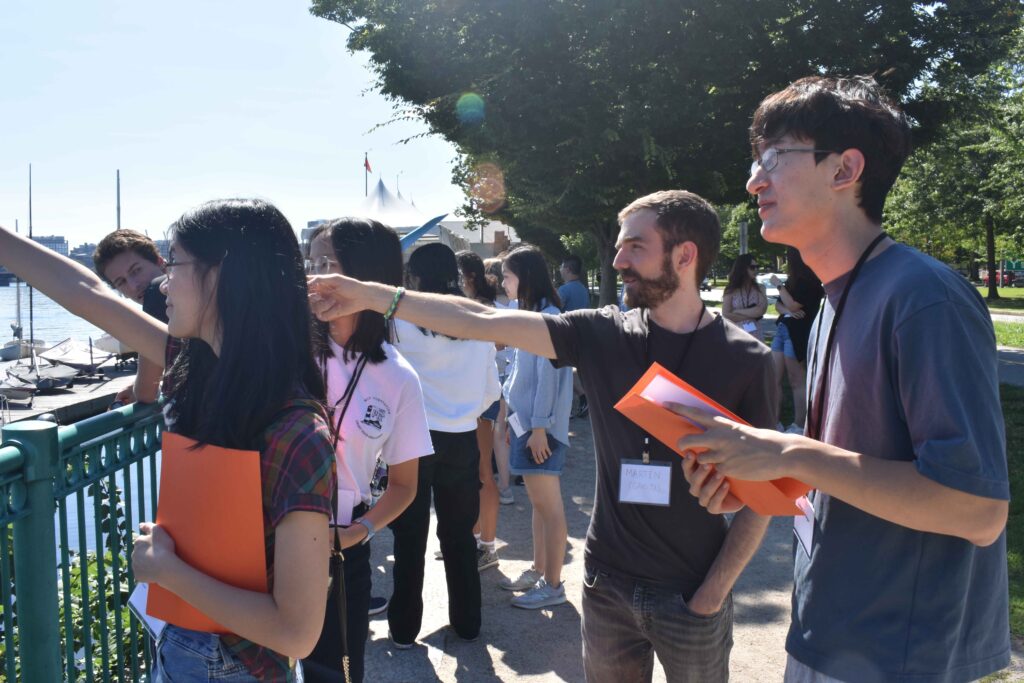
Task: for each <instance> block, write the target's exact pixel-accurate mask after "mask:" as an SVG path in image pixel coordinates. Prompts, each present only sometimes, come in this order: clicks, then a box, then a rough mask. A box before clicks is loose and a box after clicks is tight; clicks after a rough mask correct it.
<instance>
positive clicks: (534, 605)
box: [512, 579, 565, 609]
mask: <svg viewBox="0 0 1024 683" xmlns="http://www.w3.org/2000/svg"><path fill="white" fill-rule="evenodd" d="M563 602H565V584H564V583H561V584H559V585H558V588H552V587H551V586H550V585H548V582H547V581H545V580H544V579H540V580H539V581H537V585H536V586H534V587H533V588H531V589H530V590H528V591H526V592H525V593H523V594H522V595H517V596H516V597H514V598H512V606H513V607H521V608H522V609H540V608H542V607H553V606H554V605H561V604H562V603H563Z"/></svg>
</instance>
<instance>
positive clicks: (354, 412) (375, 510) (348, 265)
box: [305, 218, 434, 682]
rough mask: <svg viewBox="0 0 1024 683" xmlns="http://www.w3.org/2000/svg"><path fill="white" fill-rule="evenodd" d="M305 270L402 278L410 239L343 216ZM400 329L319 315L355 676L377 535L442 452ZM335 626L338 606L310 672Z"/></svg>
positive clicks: (325, 230) (328, 654) (329, 657)
mask: <svg viewBox="0 0 1024 683" xmlns="http://www.w3.org/2000/svg"><path fill="white" fill-rule="evenodd" d="M307 271H308V272H310V273H311V274H325V273H342V274H345V275H348V276H349V277H354V278H358V279H360V280H365V281H373V282H383V283H386V284H390V285H400V284H401V283H402V276H403V274H402V247H401V244H400V242H399V239H398V235H397V234H396V233H395V231H394V230H392V229H391V228H389V227H387V226H385V225H383V224H381V223H378V222H377V221H374V220H369V219H362V218H339V219H336V220H333V221H329V222H328V223H325V224H323V225H321V226H320V227H319V228H317V230H316V232H315V233H314V234H313V238H312V241H311V243H310V250H309V259H308V261H307ZM392 335H393V324H392V322H391V321H390V320H387V319H385V317H384V316H383V315H381V314H380V313H373V312H368V311H363V312H362V313H357V314H355V315H350V316H345V317H343V318H338V319H336V320H332V321H331V322H330V324H329V325H328V324H327V323H323V322H320V321H317V322H316V323H315V332H314V336H313V340H314V345H315V347H316V348H315V351H316V357H317V361H318V363H319V366H320V369H321V371H322V372H323V374H324V380H325V384H326V386H327V405H328V407H329V408H331V409H332V414H331V417H332V420H333V426H334V428H335V429H336V430H337V434H338V440H337V448H336V453H337V465H338V509H337V510H336V515H337V519H336V523H337V524H339V525H341V527H340V528H339V530H338V534H339V536H340V538H341V545H342V548H343V549H345V590H346V621H347V623H346V627H347V629H346V634H345V640H346V642H347V645H348V654H349V675H350V680H351V681H353V682H358V681H362V680H363V673H364V661H363V660H364V651H365V647H366V638H367V634H368V632H369V615H368V613H367V610H368V608H369V604H370V588H371V578H370V577H371V568H370V544H369V541H370V538H371V537H372V536H373V534H375V533H376V531H377V530H378V529H381V528H383V527H384V525H385V524H388V523H390V522H392V521H393V520H394V519H395V518H396V517H398V515H399V514H401V513H402V511H403V510H405V509H406V508H407V507H408V506H409V504H410V503H411V502H412V501H413V499H414V498H415V496H416V488H417V474H418V471H419V458H420V457H422V456H426V455H430V454H431V453H433V452H434V449H433V446H432V445H431V442H430V433H429V430H428V428H427V417H426V412H425V410H424V407H423V392H422V390H421V389H420V381H419V377H417V376H416V371H415V370H413V368H412V366H411V365H409V362H408V361H407V360H406V359H405V358H404V357H402V355H401V354H400V353H399V352H398V351H397V350H396V349H395V347H394V346H392V345H391V344H390V343H388V342H389V341H390V340H391V338H392ZM378 458H380V459H381V460H382V461H383V462H384V463H385V464H387V466H388V468H389V472H388V486H387V489H386V490H385V491H384V494H383V495H382V496H381V497H380V500H379V501H377V504H376V505H374V506H373V507H372V508H371V507H370V505H371V504H372V497H371V494H370V481H371V479H372V478H373V475H374V470H375V469H376V466H377V460H378ZM337 629H338V624H337V617H336V614H335V613H334V612H333V611H332V610H327V618H326V619H325V622H324V630H323V632H322V633H321V637H320V641H319V642H318V643H317V647H316V649H314V651H313V654H312V655H311V656H310V659H307V660H306V664H305V667H306V672H305V673H306V680H307V681H318V680H327V679H326V678H324V677H323V676H318V675H317V674H316V673H314V669H316V670H319V667H321V666H327V667H328V668H336V667H337V666H338V664H339V663H340V661H341V658H340V656H339V651H340V638H341V635H340V634H339V633H338V631H337ZM310 660H313V661H312V662H310ZM325 673H326V672H325ZM338 673H339V674H340V669H339V670H338Z"/></svg>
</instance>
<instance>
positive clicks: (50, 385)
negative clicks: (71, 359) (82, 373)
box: [7, 356, 78, 391]
mask: <svg viewBox="0 0 1024 683" xmlns="http://www.w3.org/2000/svg"><path fill="white" fill-rule="evenodd" d="M77 376H78V370H76V369H75V368H70V367H67V366H63V365H48V364H44V363H39V362H38V361H36V359H35V356H33V357H32V362H31V363H24V364H22V363H16V364H15V365H12V366H10V367H9V368H7V377H8V378H10V379H15V380H18V381H19V382H21V383H22V384H31V385H32V386H34V387H35V388H36V390H37V391H50V390H51V389H61V388H63V387H70V386H71V384H72V383H73V382H74V381H75V377H77Z"/></svg>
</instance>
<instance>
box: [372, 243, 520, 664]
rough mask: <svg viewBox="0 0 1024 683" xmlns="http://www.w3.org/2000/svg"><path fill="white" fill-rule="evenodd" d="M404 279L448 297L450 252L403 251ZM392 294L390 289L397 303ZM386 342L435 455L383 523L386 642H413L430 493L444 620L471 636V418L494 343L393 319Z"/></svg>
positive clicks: (492, 373)
mask: <svg viewBox="0 0 1024 683" xmlns="http://www.w3.org/2000/svg"><path fill="white" fill-rule="evenodd" d="M407 275H408V282H409V286H410V287H411V288H412V289H415V290H417V291H421V292H434V293H441V294H455V295H458V296H460V297H462V296H463V294H462V290H460V289H459V270H458V265H457V264H456V261H455V253H454V252H453V251H452V250H451V249H449V248H448V247H447V246H445V245H443V244H440V243H438V242H435V243H432V244H426V245H424V246H422V247H420V248H419V249H417V250H416V251H414V252H413V253H412V255H411V256H410V257H409V264H408V273H407ZM400 297H401V294H399V295H398V297H397V298H396V303H397V299H398V298H400ZM395 331H396V333H397V340H396V343H395V345H396V346H397V347H398V349H399V350H400V351H401V352H402V354H403V355H404V356H405V357H406V358H407V359H408V360H409V362H410V363H411V364H412V366H413V367H414V368H415V369H416V372H417V374H419V376H420V383H421V385H422V387H423V400H424V404H425V405H426V409H427V423H428V424H429V425H430V438H431V441H432V442H433V444H434V455H431V456H428V457H425V458H421V459H420V469H419V488H418V490H417V492H416V498H415V500H413V502H412V504H411V505H410V506H409V507H408V508H407V509H406V511H405V512H403V513H402V514H401V516H399V518H398V519H396V520H395V521H394V522H393V523H392V524H391V530H392V531H393V532H394V535H395V567H394V579H395V590H394V593H393V594H392V596H391V604H390V605H388V626H389V627H390V629H391V640H392V642H393V643H394V645H395V647H396V648H398V649H405V648H409V647H412V645H413V643H414V641H415V640H416V638H417V636H418V635H419V631H420V626H421V625H422V620H423V571H424V556H425V554H426V550H427V532H428V530H429V528H430V502H431V494H433V502H434V510H435V512H436V513H437V537H438V540H439V541H440V542H441V553H442V555H443V559H444V570H445V578H446V580H447V583H448V620H449V623H450V624H451V626H452V629H453V630H454V631H455V633H456V635H458V636H459V637H460V638H462V639H463V640H475V639H476V637H477V636H478V635H479V633H480V606H481V603H480V572H479V570H478V569H477V552H476V540H475V539H474V538H473V525H474V524H475V523H476V520H477V517H478V516H479V514H480V475H479V462H480V451H479V449H478V447H477V440H476V427H477V418H478V417H479V416H480V415H481V413H483V412H484V411H485V410H486V409H487V407H488V406H490V405H491V404H492V403H494V401H495V400H497V398H498V395H499V393H500V391H501V388H500V386H499V385H498V370H497V367H496V366H495V363H494V352H495V350H494V344H493V343H489V342H480V341H471V340H466V339H455V338H453V337H449V336H446V335H443V334H437V333H435V332H432V331H430V330H427V329H424V328H421V327H418V326H416V325H413V324H410V323H406V322H403V321H401V320H397V321H395Z"/></svg>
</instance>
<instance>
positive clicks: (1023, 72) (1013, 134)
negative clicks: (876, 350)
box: [885, 30, 1024, 298]
mask: <svg viewBox="0 0 1024 683" xmlns="http://www.w3.org/2000/svg"><path fill="white" fill-rule="evenodd" d="M965 94H966V95H967V99H966V101H965V102H964V103H963V104H962V106H960V107H958V109H957V110H956V111H955V112H954V114H953V115H952V116H951V117H950V118H949V119H948V120H947V121H946V123H945V124H944V125H943V126H942V127H941V129H940V131H939V135H938V136H936V139H935V140H934V141H932V142H931V143H930V144H927V145H924V146H922V147H921V148H920V149H918V150H917V151H916V152H915V153H914V155H913V156H912V157H911V158H910V159H909V160H908V161H907V164H906V166H905V167H904V169H903V172H902V173H901V175H900V178H899V180H898V181H897V183H896V185H895V187H894V188H893V191H892V193H891V194H890V196H889V199H888V202H887V204H886V211H885V217H886V224H887V226H888V227H889V229H890V232H892V234H893V235H894V236H895V237H897V238H899V239H901V240H903V241H905V242H907V243H909V244H912V245H913V246H915V247H917V248H919V249H921V250H922V251H925V252H927V253H929V254H931V255H933V256H935V257H936V258H939V259H941V260H943V261H947V262H950V263H960V264H964V263H965V262H973V261H975V258H976V255H977V254H979V253H981V252H984V254H985V262H986V263H987V266H988V270H989V272H990V273H991V272H993V271H994V270H995V268H996V263H995V262H996V254H997V251H996V248H997V245H998V246H1001V247H1002V249H1001V250H1000V252H999V253H1001V254H1002V255H1003V256H1014V257H1015V258H1016V259H1020V258H1021V256H1022V255H1024V30H1018V32H1017V36H1016V43H1015V45H1014V47H1013V49H1012V51H1011V52H1010V54H1009V56H1008V57H1007V58H1006V59H1004V60H1002V61H1000V62H996V63H995V64H993V65H992V66H991V67H990V68H989V69H988V70H987V72H986V73H984V74H982V75H981V76H980V77H979V78H977V79H975V80H974V81H973V82H972V83H971V84H970V86H969V88H968V90H967V91H966V93H965ZM1000 242H1001V243H1002V244H998V243H1000ZM989 282H990V288H989V296H990V298H998V294H997V292H996V289H995V288H996V280H995V278H990V280H989Z"/></svg>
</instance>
